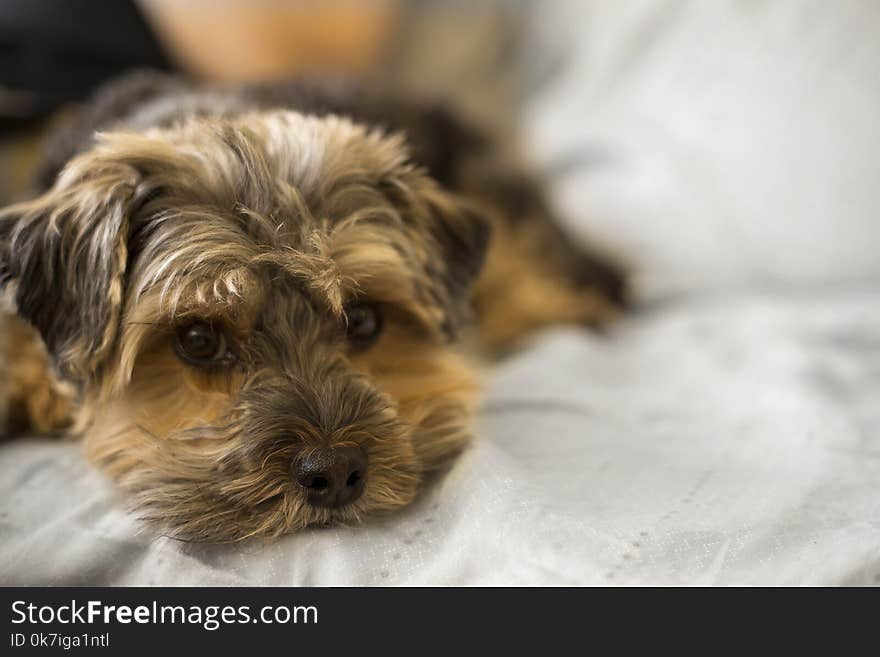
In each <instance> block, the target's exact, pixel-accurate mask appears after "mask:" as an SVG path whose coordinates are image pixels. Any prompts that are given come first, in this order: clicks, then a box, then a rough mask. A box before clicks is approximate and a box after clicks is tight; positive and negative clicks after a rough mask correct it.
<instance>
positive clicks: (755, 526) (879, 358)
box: [0, 290, 880, 585]
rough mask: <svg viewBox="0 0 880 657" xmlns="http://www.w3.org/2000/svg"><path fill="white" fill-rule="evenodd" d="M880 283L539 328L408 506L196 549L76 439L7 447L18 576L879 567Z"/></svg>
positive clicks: (632, 580)
mask: <svg viewBox="0 0 880 657" xmlns="http://www.w3.org/2000/svg"><path fill="white" fill-rule="evenodd" d="M878 401H880V297H878V295H877V294H876V290H873V291H865V292H858V291H848V292H843V291H839V290H838V291H829V292H826V293H823V294H815V295H810V296H807V297H802V298H791V297H787V298H774V297H770V296H763V295H757V294H753V295H749V296H746V297H739V298H737V297H732V298H714V299H712V300H708V299H705V300H692V301H690V302H687V303H682V304H680V305H671V306H669V307H663V308H661V309H657V310H654V311H650V312H647V311H646V312H645V313H643V314H641V315H639V316H637V317H635V318H633V319H631V320H629V321H627V322H625V323H624V324H623V325H622V326H621V327H619V329H618V330H616V331H615V332H613V333H612V334H611V335H609V336H605V337H597V336H595V335H590V334H586V333H583V332H580V331H576V330H574V329H571V330H560V331H557V332H553V333H550V334H546V335H544V336H541V337H540V338H539V339H537V340H536V341H535V342H534V344H533V345H532V346H531V347H530V348H529V349H528V350H526V351H525V352H524V353H522V354H521V355H520V356H518V357H516V358H514V359H513V360H511V361H509V362H508V363H506V364H505V365H503V366H502V367H501V368H500V369H499V370H498V371H496V372H495V373H494V375H493V376H492V378H491V381H490V386H489V391H488V396H487V399H486V402H485V404H484V407H483V411H482V413H481V420H480V429H479V434H480V435H479V436H478V438H477V440H476V441H475V442H474V444H473V446H472V448H471V449H469V450H468V451H467V452H466V453H465V454H464V455H463V457H462V458H461V459H459V460H458V461H457V463H456V464H455V466H454V467H453V468H452V470H451V471H450V472H449V473H447V474H446V475H445V476H444V477H441V478H439V479H438V480H437V481H436V482H434V483H433V485H431V486H430V487H429V489H428V490H427V491H426V492H425V494H424V495H423V496H422V497H421V499H420V500H419V501H418V502H417V504H415V505H414V506H413V507H412V508H410V509H408V510H407V511H405V512H403V513H400V514H398V515H395V516H392V517H388V518H384V519H381V520H374V521H372V522H369V523H367V524H366V525H364V526H361V527H352V528H331V529H315V530H309V531H305V532H303V533H301V534H298V535H294V536H290V537H287V538H285V539H283V540H280V541H276V542H269V543H261V542H252V543H249V544H246V545H242V546H232V547H212V548H204V547H196V546H192V545H185V544H182V543H178V542H176V541H173V540H171V539H167V538H154V537H152V536H151V535H150V534H149V533H147V532H144V531H139V529H138V526H137V525H136V524H135V523H134V522H133V521H132V519H131V518H130V517H128V516H127V515H126V514H125V513H124V512H123V511H122V510H121V506H120V505H119V503H118V502H117V501H114V498H113V495H112V492H111V491H110V489H109V487H108V486H107V484H105V482H104V481H103V479H102V477H101V476H100V475H98V474H96V473H95V472H93V471H92V470H91V469H90V468H89V467H88V466H87V465H86V464H85V463H84V461H83V460H82V459H81V457H80V455H79V449H78V446H77V445H76V444H62V443H56V442H51V441H47V440H21V441H17V442H14V443H11V444H7V445H5V446H3V447H2V448H0V498H2V499H3V500H4V504H3V510H2V516H0V537H2V539H0V583H3V584H51V585H62V584H69V585H74V584H80V585H82V584H113V585H115V584H124V585H135V584H138V585H153V584H164V585H185V584H194V585H196V584H199V585H200V584H205V585H209V584H216V585H231V584H252V585H361V584H368V585H384V584H392V585H410V584H442V585H446V584H877V583H878V582H880V431H878V429H880V404H878Z"/></svg>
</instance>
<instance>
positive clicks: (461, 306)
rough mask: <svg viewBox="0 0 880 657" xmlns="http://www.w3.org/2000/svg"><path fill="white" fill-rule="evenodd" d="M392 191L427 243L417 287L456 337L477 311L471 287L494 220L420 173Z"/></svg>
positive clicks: (401, 180) (399, 181) (393, 186)
mask: <svg viewBox="0 0 880 657" xmlns="http://www.w3.org/2000/svg"><path fill="white" fill-rule="evenodd" d="M389 189H390V191H389V192H388V194H389V195H390V196H391V197H392V198H393V199H394V201H395V205H397V206H398V207H399V208H402V210H403V211H402V216H403V219H404V221H405V222H406V224H407V227H408V229H410V230H412V231H413V232H414V233H415V234H416V235H417V238H418V241H419V242H420V243H421V244H423V245H424V249H423V253H422V263H421V264H422V267H423V269H424V275H423V276H422V277H420V280H419V281H417V285H418V286H419V287H420V291H421V292H422V294H423V295H425V296H426V297H427V299H426V301H428V302H429V303H432V304H433V305H435V306H437V307H439V308H440V309H441V311H442V314H443V320H442V326H440V329H441V331H442V332H443V333H444V334H445V335H446V337H447V338H448V339H450V340H451V339H454V338H455V337H456V335H457V334H458V331H459V329H460V327H461V325H462V323H463V322H464V321H466V320H467V319H468V318H469V315H470V312H471V305H470V300H471V287H472V284H473V282H474V280H475V279H476V277H477V275H478V274H479V273H480V270H481V269H482V267H483V261H484V259H485V256H486V250H487V248H488V245H489V239H490V233H491V230H490V224H489V221H488V219H487V218H486V216H484V212H483V210H482V209H481V208H479V207H477V206H476V205H475V204H473V203H471V202H469V201H467V200H466V199H463V198H460V197H459V196H457V195H455V194H453V193H451V192H449V191H447V190H446V189H444V188H443V187H441V186H440V185H439V184H437V183H436V181H434V180H433V179H431V178H429V177H427V176H425V175H424V174H423V173H422V172H420V171H418V170H412V171H407V172H405V173H404V174H403V175H402V176H400V177H399V178H397V179H396V180H395V181H394V182H393V184H391V185H390V186H389Z"/></svg>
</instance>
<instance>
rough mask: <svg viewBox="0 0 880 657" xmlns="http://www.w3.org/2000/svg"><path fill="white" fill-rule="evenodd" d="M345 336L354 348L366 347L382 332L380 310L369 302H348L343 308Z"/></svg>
mask: <svg viewBox="0 0 880 657" xmlns="http://www.w3.org/2000/svg"><path fill="white" fill-rule="evenodd" d="M345 319H346V324H347V328H346V337H347V338H348V341H349V343H351V345H352V346H353V347H355V348H356V349H366V348H367V347H369V346H370V345H372V344H373V343H374V342H375V341H376V339H377V338H378V337H379V334H380V333H381V332H382V312H381V311H380V310H379V308H378V306H376V305H374V304H371V303H364V302H356V303H350V304H348V306H346V308H345Z"/></svg>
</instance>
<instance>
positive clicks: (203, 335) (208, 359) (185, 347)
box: [174, 322, 229, 365]
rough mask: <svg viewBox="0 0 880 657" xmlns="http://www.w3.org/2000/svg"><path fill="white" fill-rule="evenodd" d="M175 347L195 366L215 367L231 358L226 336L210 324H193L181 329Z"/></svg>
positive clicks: (181, 355) (178, 352)
mask: <svg viewBox="0 0 880 657" xmlns="http://www.w3.org/2000/svg"><path fill="white" fill-rule="evenodd" d="M174 347H175V349H176V350H177V354H178V355H179V356H180V357H181V358H182V359H183V360H185V361H187V362H189V363H192V364H193V365H213V364H216V363H219V362H223V361H225V360H228V358H229V350H228V348H227V345H226V336H225V335H224V334H223V331H221V330H219V329H218V328H216V327H214V326H213V325H212V324H209V323H208V322H193V323H192V324H187V325H186V326H183V327H181V328H179V329H178V330H177V335H176V338H175V341H174Z"/></svg>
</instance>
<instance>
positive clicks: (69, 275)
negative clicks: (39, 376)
mask: <svg viewBox="0 0 880 657" xmlns="http://www.w3.org/2000/svg"><path fill="white" fill-rule="evenodd" d="M142 187H143V186H142V185H140V176H139V174H138V173H137V172H136V171H135V169H134V168H133V167H131V166H127V165H125V164H123V163H120V162H118V161H117V162H112V161H103V162H102V161H101V160H100V159H98V158H94V157H92V156H90V155H88V154H86V155H83V156H80V157H78V158H76V159H75V160H73V161H72V162H71V163H70V165H69V166H68V167H67V168H66V169H65V170H64V171H63V172H62V173H61V175H60V176H59V178H58V180H57V181H56V183H55V185H54V187H52V189H50V190H49V191H47V192H46V193H45V194H43V195H42V196H39V197H38V198H36V199H34V200H31V201H26V202H23V203H19V204H17V205H13V206H10V207H8V208H6V209H4V210H2V211H0V286H4V287H6V286H9V287H10V288H11V289H10V291H11V292H12V294H13V298H14V301H15V304H16V309H17V312H18V314H19V316H21V317H22V318H24V319H25V320H27V321H28V322H30V323H31V324H32V325H33V326H34V327H35V328H36V329H37V330H38V331H39V332H40V335H41V336H42V337H43V340H44V341H45V343H46V347H47V349H48V351H49V353H50V354H51V355H52V356H53V357H54V360H55V362H56V364H57V366H58V368H59V370H60V371H61V373H62V374H63V375H65V376H66V377H68V378H72V379H84V378H86V377H88V376H90V375H92V374H94V373H95V371H96V370H97V368H98V367H99V365H100V363H101V362H102V359H103V358H104V357H105V356H106V355H107V354H108V353H109V351H110V349H111V348H112V346H113V344H114V340H115V338H116V334H117V328H118V324H119V317H120V311H121V305H122V300H123V288H124V286H125V269H126V263H127V260H128V249H127V238H128V233H129V219H130V216H131V214H132V209H133V206H134V205H135V204H136V203H138V199H139V198H143V195H144V192H145V190H144V189H142Z"/></svg>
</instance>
